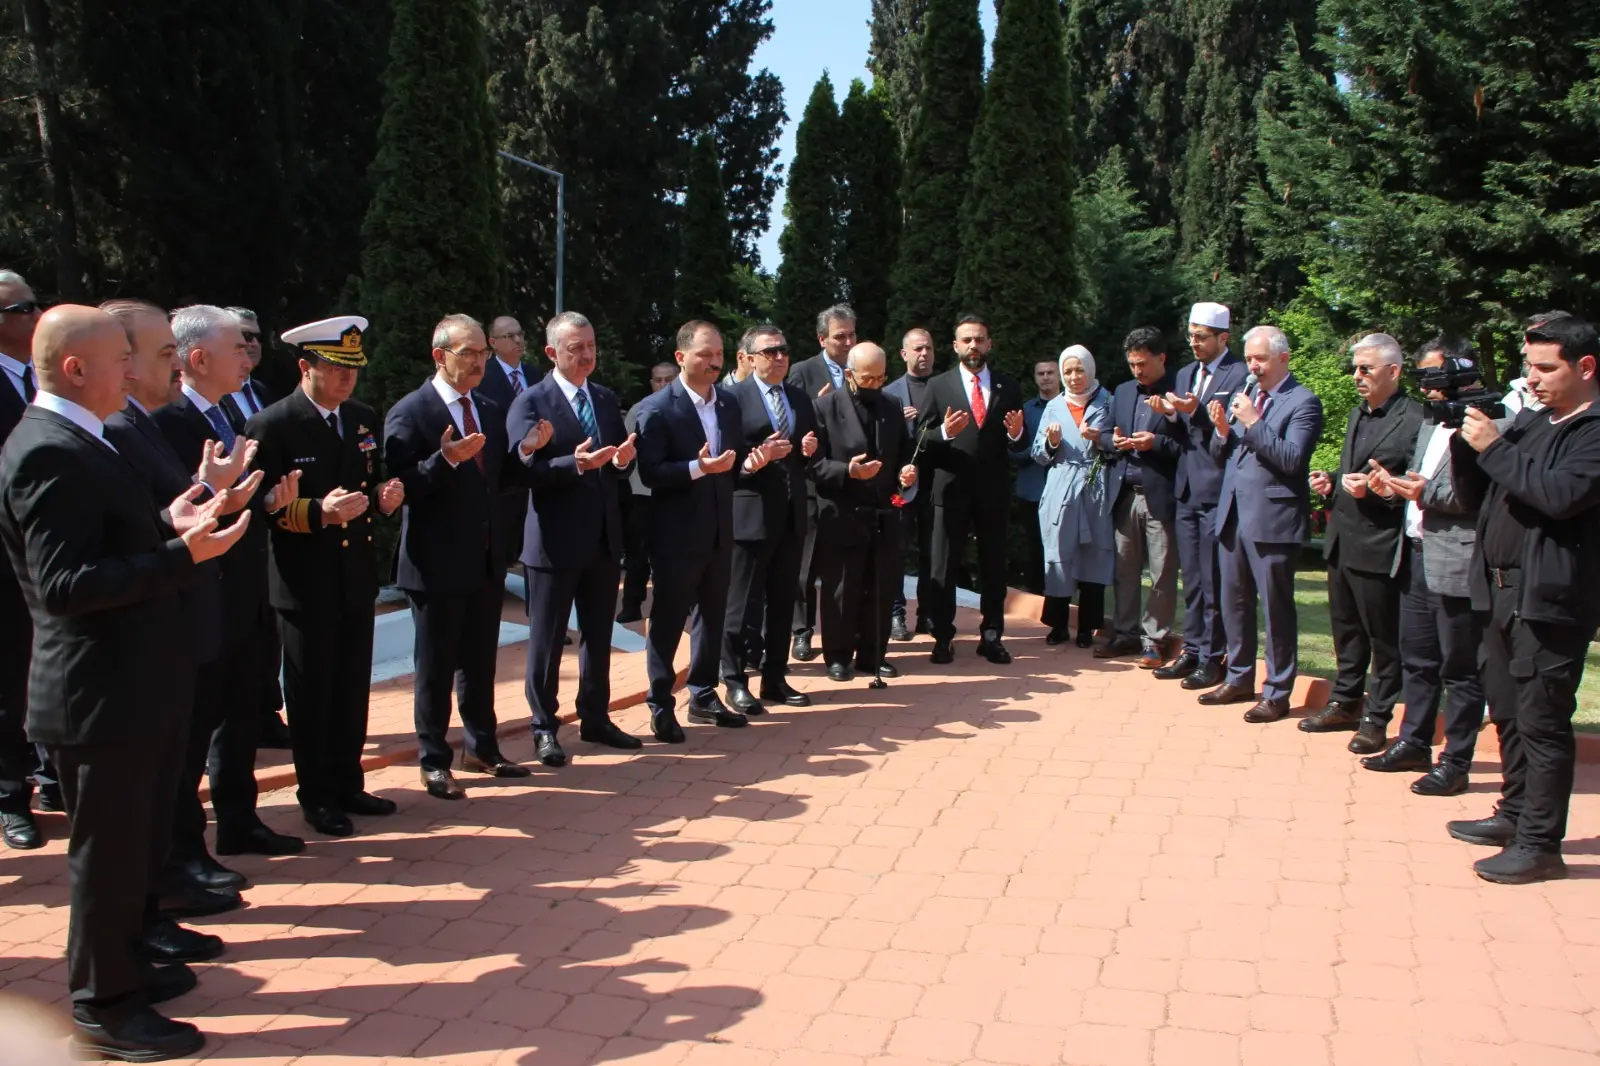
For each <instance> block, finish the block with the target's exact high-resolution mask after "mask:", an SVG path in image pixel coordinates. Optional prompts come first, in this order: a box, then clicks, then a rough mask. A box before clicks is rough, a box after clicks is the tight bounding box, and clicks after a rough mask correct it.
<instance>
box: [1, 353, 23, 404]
mask: <svg viewBox="0 0 1600 1066" xmlns="http://www.w3.org/2000/svg"><path fill="white" fill-rule="evenodd" d="M27 369H28V364H27V363H24V362H22V361H21V360H19V359H13V358H11V356H9V355H7V354H6V353H5V352H0V370H4V371H5V379H6V380H7V381H9V382H11V387H12V388H13V389H16V390H17V395H18V396H21V397H22V399H23V402H27V399H28V390H27V388H26V387H25V386H24V385H23V384H22V375H23V374H24V373H25V372H26V371H27Z"/></svg>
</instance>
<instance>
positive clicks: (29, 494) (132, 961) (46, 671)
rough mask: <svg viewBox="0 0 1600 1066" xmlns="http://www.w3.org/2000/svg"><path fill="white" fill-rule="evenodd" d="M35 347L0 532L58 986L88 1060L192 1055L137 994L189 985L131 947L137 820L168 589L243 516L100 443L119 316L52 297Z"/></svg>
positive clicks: (140, 843)
mask: <svg viewBox="0 0 1600 1066" xmlns="http://www.w3.org/2000/svg"><path fill="white" fill-rule="evenodd" d="M33 355H34V371H35V373H36V374H37V376H38V388H39V392H38V394H37V395H36V396H35V398H34V402H33V404H32V405H31V406H30V407H29V408H28V410H27V412H26V413H25V414H24V415H23V417H22V421H21V423H20V424H19V425H18V426H17V428H16V429H15V430H14V431H13V432H12V434H11V437H10V439H9V440H7V441H6V446H5V449H4V451H3V452H0V541H3V543H4V545H5V550H6V554H7V555H8V556H9V558H10V560H11V566H12V568H13V570H14V571H15V572H16V574H17V575H18V578H19V579H20V581H21V583H22V592H23V597H24V599H25V600H26V601H27V604H28V611H29V614H30V615H31V616H32V619H33V627H34V648H35V652H34V655H33V661H32V665H31V668H30V674H29V678H28V734H29V735H30V736H31V737H33V738H34V739H35V740H38V741H40V742H41V743H43V744H44V745H45V746H46V747H47V748H48V749H49V751H50V753H51V755H52V757H53V759H54V761H55V764H56V766H57V767H58V768H59V769H60V771H61V785H62V792H63V796H64V798H65V800H66V806H67V813H68V815H69V816H70V817H71V821H72V830H71V837H70V839H69V841H68V844H67V873H68V881H69V886H70V888H69V891H70V898H71V907H72V913H71V920H70V923H69V926H68V932H67V985H68V989H69V991H70V994H71V998H72V1016H73V1022H74V1024H75V1026H76V1028H77V1040H78V1043H79V1044H80V1046H81V1047H82V1049H83V1051H84V1052H85V1053H87V1054H89V1055H91V1056H95V1057H103V1058H118V1059H125V1060H136V1061H156V1060H158V1059H162V1058H175V1057H181V1056H185V1055H192V1054H194V1053H195V1052H196V1051H198V1050H199V1049H200V1048H201V1047H202V1046H203V1045H204V1044H205V1038H204V1037H202V1036H201V1035H200V1032H199V1030H198V1029H196V1028H195V1027H194V1026H192V1025H189V1024H187V1023H183V1022H173V1021H170V1020H168V1019H167V1018H164V1017H163V1016H161V1015H160V1014H157V1013H156V1012H155V1010H154V1009H152V1007H151V1006H150V1004H151V1003H153V1002H160V1001H161V1000H163V999H168V998H171V997H173V996H176V995H181V994H183V993H184V992H186V991H188V990H189V989H190V988H193V987H194V984H195V978H194V975H193V973H192V972H190V971H189V970H187V969H186V968H185V967H183V966H182V965H181V964H179V965H174V966H162V967H157V966H152V965H150V964H149V963H148V962H146V961H144V960H142V959H141V958H140V957H139V956H138V954H137V953H136V948H135V945H136V944H137V943H138V941H139V937H140V933H141V931H142V929H143V926H144V918H145V915H144V909H145V903H146V896H147V890H148V888H149V881H150V867H151V865H152V864H151V852H152V850H153V847H154V844H153V841H152V826H153V824H154V822H155V820H156V819H157V818H158V817H161V816H162V815H163V814H164V813H165V812H163V811H158V809H157V808H158V804H159V793H160V787H161V786H160V781H159V777H160V775H161V774H162V773H164V772H167V771H166V768H165V767H164V766H162V764H161V759H160V757H159V750H160V748H159V745H160V744H161V743H162V741H161V740H160V739H159V738H160V737H162V736H163V735H164V734H165V732H166V731H167V730H168V729H169V728H171V727H172V726H173V725H174V724H175V723H173V722H172V719H173V718H174V716H176V715H178V714H180V713H181V711H180V710H179V709H178V708H177V707H175V706H174V704H173V701H172V700H171V699H169V698H168V683H169V679H170V678H171V676H172V675H174V674H176V673H180V672H184V671H188V670H192V669H193V667H192V666H191V665H190V664H189V659H190V657H191V656H192V650H191V649H190V647H189V644H188V641H187V640H186V639H184V634H185V633H186V630H187V626H188V624H189V623H188V620H187V619H186V618H185V617H184V613H183V607H182V604H181V602H180V600H179V597H178V590H179V589H180V588H181V587H182V586H183V585H184V584H186V583H187V582H190V581H192V580H194V578H195V567H196V566H197V565H198V564H199V563H203V562H205V561H206V560H208V559H212V558H216V557H218V556H220V555H221V554H222V553H223V552H225V551H227V550H228V549H229V548H230V547H232V546H233V544H234V543H235V542H237V540H238V539H239V538H240V537H241V536H242V535H243V534H244V532H245V530H246V529H247V528H248V526H249V519H248V516H246V517H244V518H241V519H240V520H239V521H238V522H236V523H235V524H234V525H233V526H232V527H230V528H229V529H227V530H224V531H218V529H217V525H216V518H215V515H216V513H217V512H218V511H220V510H221V509H222V508H223V507H225V506H226V505H227V504H228V502H229V494H228V493H227V492H223V493H219V494H218V495H217V496H216V497H214V498H213V502H212V503H209V504H207V505H206V506H205V507H202V508H197V507H196V506H195V504H194V502H193V498H194V497H195V496H197V495H198V493H199V489H198V487H196V488H194V489H191V490H189V491H188V492H186V493H184V495H182V496H179V497H178V498H176V499H174V500H173V501H172V502H171V503H170V504H169V505H168V507H167V514H168V520H167V521H163V518H162V515H161V512H160V509H159V508H158V507H157V505H156V504H155V503H154V502H153V501H152V500H151V498H150V496H149V493H148V491H147V489H146V487H145V482H144V479H143V478H141V477H140V476H139V475H138V474H137V473H136V472H135V471H134V469H133V467H132V466H131V465H130V464H129V462H128V461H127V459H126V458H125V457H124V456H122V455H121V454H120V453H118V452H117V451H116V449H115V448H114V447H113V446H112V444H111V443H110V442H109V441H108V440H107V439H106V437H105V433H104V423H105V419H107V418H109V417H110V416H111V415H112V414H114V413H116V412H117V411H119V410H121V409H122V407H123V404H124V403H125V402H126V400H127V387H128V380H127V379H128V376H129V374H130V372H131V371H130V358H129V345H128V339H127V335H126V334H125V333H124V332H123V329H122V326H121V325H119V324H118V323H117V321H116V319H114V318H112V317H111V316H110V315H108V314H106V313H105V312H103V311H98V310H96V309H94V308H92V307H78V306H74V305H67V306H63V307H57V308H55V309H53V310H51V311H49V312H47V313H46V314H45V315H44V316H43V317H42V318H41V319H40V321H39V326H38V330H37V331H36V333H35V335H34V340H33ZM169 523H170V524H169ZM174 530H181V532H180V533H179V535H177V536H173V532H174Z"/></svg>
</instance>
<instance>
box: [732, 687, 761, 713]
mask: <svg viewBox="0 0 1600 1066" xmlns="http://www.w3.org/2000/svg"><path fill="white" fill-rule="evenodd" d="M728 705H729V706H730V707H732V708H733V709H734V710H736V711H738V712H739V713H740V714H744V715H749V716H750V717H752V718H755V717H758V716H760V715H763V714H766V713H767V709H766V708H765V707H763V706H761V702H760V701H759V700H757V699H756V698H755V697H754V696H752V695H750V690H749V689H747V688H745V687H744V686H743V685H729V686H728Z"/></svg>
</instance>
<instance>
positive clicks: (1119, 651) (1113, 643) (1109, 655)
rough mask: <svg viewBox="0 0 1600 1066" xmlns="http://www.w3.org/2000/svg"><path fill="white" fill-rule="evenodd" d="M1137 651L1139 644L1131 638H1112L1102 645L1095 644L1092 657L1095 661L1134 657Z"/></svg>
mask: <svg viewBox="0 0 1600 1066" xmlns="http://www.w3.org/2000/svg"><path fill="white" fill-rule="evenodd" d="M1138 651H1139V642H1138V641H1137V640H1134V639H1133V638H1132V637H1112V638H1111V639H1110V640H1108V641H1106V642H1105V643H1104V644H1096V645H1095V648H1094V657H1095V658H1096V659H1120V658H1122V656H1124V655H1135V654H1137V653H1138Z"/></svg>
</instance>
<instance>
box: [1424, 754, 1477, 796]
mask: <svg viewBox="0 0 1600 1066" xmlns="http://www.w3.org/2000/svg"><path fill="white" fill-rule="evenodd" d="M1470 776H1471V775H1470V773H1469V772H1468V771H1467V769H1466V767H1464V766H1457V765H1456V764H1455V763H1452V762H1445V761H1443V760H1440V762H1439V764H1438V765H1437V766H1435V767H1434V768H1433V769H1432V770H1429V771H1428V772H1427V773H1426V774H1423V775H1422V776H1421V777H1419V778H1417V779H1416V780H1415V781H1413V782H1411V791H1413V792H1415V793H1416V794H1417V795H1419V796H1459V795H1461V794H1462V793H1463V792H1465V791H1466V790H1467V783H1468V778H1469V777H1470Z"/></svg>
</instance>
